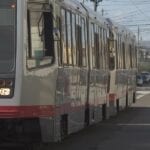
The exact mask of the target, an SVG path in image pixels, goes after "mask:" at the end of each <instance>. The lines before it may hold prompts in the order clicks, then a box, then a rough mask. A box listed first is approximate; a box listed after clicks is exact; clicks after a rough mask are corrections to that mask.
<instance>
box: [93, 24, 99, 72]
mask: <svg viewBox="0 0 150 150" xmlns="http://www.w3.org/2000/svg"><path fill="white" fill-rule="evenodd" d="M94 42H95V44H94V45H95V46H94V47H95V52H94V54H95V67H96V68H97V69H99V68H100V63H99V60H100V50H99V34H98V26H97V25H95V33H94Z"/></svg>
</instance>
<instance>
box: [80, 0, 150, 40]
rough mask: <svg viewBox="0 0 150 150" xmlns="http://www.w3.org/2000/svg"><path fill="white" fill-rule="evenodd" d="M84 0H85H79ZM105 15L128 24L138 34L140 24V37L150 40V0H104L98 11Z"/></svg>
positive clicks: (90, 5)
mask: <svg viewBox="0 0 150 150" xmlns="http://www.w3.org/2000/svg"><path fill="white" fill-rule="evenodd" d="M79 1H80V2H83V0H79ZM84 1H85V4H86V5H88V6H89V7H91V8H92V9H93V8H94V7H93V3H92V2H90V0H88V2H87V1H86V0H84ZM102 10H104V17H109V18H111V19H112V20H114V21H115V22H117V23H119V24H121V25H126V26H127V27H128V28H130V29H131V30H132V31H133V32H134V33H135V34H136V35H137V33H138V25H139V29H140V39H142V40H149V41H150V0H103V2H101V3H100V4H99V7H98V12H99V13H102Z"/></svg>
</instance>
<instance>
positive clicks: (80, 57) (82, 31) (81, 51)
mask: <svg viewBox="0 0 150 150" xmlns="http://www.w3.org/2000/svg"><path fill="white" fill-rule="evenodd" d="M76 61H77V65H78V66H79V67H85V66H86V65H87V59H86V28H85V19H84V18H82V17H81V16H79V15H76Z"/></svg>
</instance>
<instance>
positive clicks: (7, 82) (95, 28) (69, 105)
mask: <svg viewBox="0 0 150 150" xmlns="http://www.w3.org/2000/svg"><path fill="white" fill-rule="evenodd" d="M0 11H2V12H3V13H2V14H0V16H1V17H2V18H3V19H4V22H2V23H0V34H1V35H0V40H2V42H3V45H2V46H0V49H2V50H3V49H6V50H8V51H7V52H6V57H7V55H8V56H11V55H12V57H11V58H9V57H8V60H7V59H6V60H4V61H3V60H2V58H1V57H0V58H1V60H2V61H0V70H1V71H0V77H1V80H0V87H1V89H0V94H1V95H0V118H1V119H2V120H4V121H5V120H9V119H10V120H11V121H12V122H13V120H17V121H18V120H21V121H22V122H32V121H31V120H32V119H33V120H34V119H37V120H38V121H37V122H38V125H39V126H40V133H41V136H42V141H45V142H47V141H58V140H61V139H62V138H64V137H65V136H66V135H68V134H71V133H73V132H76V131H79V130H81V129H83V128H84V127H85V126H87V125H91V124H94V123H97V122H99V121H101V120H103V119H106V118H108V117H109V116H111V113H113V112H112V111H111V109H116V106H115V105H116V104H114V105H113V107H110V106H109V105H110V104H111V103H110V99H109V96H110V95H111V94H113V95H116V96H117V94H118V93H119V92H120V91H119V90H118V88H117V85H116V83H115V82H114V81H115V80H116V76H117V69H116V68H115V70H113V71H109V66H108V64H109V63H108V62H109V61H108V60H109V57H108V54H109V51H108V40H107V39H108V38H109V34H108V32H109V30H110V28H109V26H110V25H108V22H107V20H106V19H104V18H102V17H99V15H98V14H96V13H94V12H92V11H89V9H88V8H86V7H85V6H83V5H82V4H80V3H79V2H77V1H73V0H71V1H70V0H61V1H59V0H49V1H48V0H1V1H0ZM6 18H9V19H10V20H9V19H8V20H7V19H6ZM5 19H6V21H5ZM5 26H7V27H6V28H5ZM112 32H114V34H116V33H115V31H113V30H112ZM117 32H118V31H117ZM120 34H121V36H124V35H123V34H122V33H120ZM8 38H9V39H8ZM124 40H125V43H126V39H124ZM127 42H130V40H129V39H128V41H127ZM131 44H132V43H131ZM11 48H12V49H11ZM1 53H2V52H1ZM114 55H115V54H114ZM9 61H11V63H10V62H9ZM10 64H11V65H13V66H11V65H10ZM10 67H11V68H10ZM7 68H8V69H7ZM109 77H110V80H109ZM131 78H132V76H131ZM109 81H110V82H109ZM126 88H128V89H131V87H130V85H129V84H126V87H124V89H126ZM119 89H120V88H119ZM115 101H116V99H115ZM120 104H121V102H120ZM120 106H121V105H120ZM22 124H23V126H25V125H24V124H26V123H22ZM31 124H32V123H31ZM32 129H34V125H33V128H31V130H32Z"/></svg>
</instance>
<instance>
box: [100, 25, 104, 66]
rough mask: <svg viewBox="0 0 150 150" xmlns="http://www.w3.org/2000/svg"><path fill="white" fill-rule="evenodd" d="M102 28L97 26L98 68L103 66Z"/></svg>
mask: <svg viewBox="0 0 150 150" xmlns="http://www.w3.org/2000/svg"><path fill="white" fill-rule="evenodd" d="M102 35H103V34H102V28H101V27H100V28H99V36H100V68H101V69H102V68H103V41H102Z"/></svg>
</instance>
